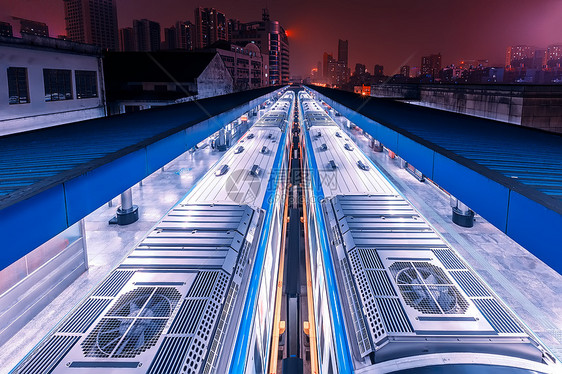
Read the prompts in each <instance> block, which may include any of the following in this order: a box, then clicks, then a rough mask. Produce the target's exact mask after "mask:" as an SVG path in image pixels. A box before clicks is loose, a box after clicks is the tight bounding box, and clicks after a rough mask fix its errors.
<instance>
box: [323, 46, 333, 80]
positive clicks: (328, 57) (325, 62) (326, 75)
mask: <svg viewBox="0 0 562 374" xmlns="http://www.w3.org/2000/svg"><path fill="white" fill-rule="evenodd" d="M333 61H334V57H333V56H332V54H331V53H328V52H324V56H322V76H323V77H324V78H329V77H330V70H329V67H328V64H329V63H331V62H333Z"/></svg>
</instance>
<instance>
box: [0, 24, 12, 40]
mask: <svg viewBox="0 0 562 374" xmlns="http://www.w3.org/2000/svg"><path fill="white" fill-rule="evenodd" d="M0 36H9V37H12V36H14V30H13V29H12V25H11V24H10V23H9V22H0Z"/></svg>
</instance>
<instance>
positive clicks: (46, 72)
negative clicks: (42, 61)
mask: <svg viewBox="0 0 562 374" xmlns="http://www.w3.org/2000/svg"><path fill="white" fill-rule="evenodd" d="M43 81H44V83H45V101H58V100H72V98H73V97H72V76H71V71H70V70H58V69H43Z"/></svg>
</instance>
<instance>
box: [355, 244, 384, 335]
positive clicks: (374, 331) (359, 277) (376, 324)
mask: <svg viewBox="0 0 562 374" xmlns="http://www.w3.org/2000/svg"><path fill="white" fill-rule="evenodd" d="M349 258H350V260H351V268H352V270H353V274H354V275H355V283H356V285H357V288H358V290H359V295H360V297H361V301H362V303H363V308H364V311H365V315H366V317H367V322H368V324H369V328H370V331H371V337H372V339H373V342H374V343H376V342H377V341H378V340H380V339H382V338H383V336H384V335H385V333H386V332H385V329H384V326H383V323H382V320H381V318H380V314H379V312H378V310H377V305H376V303H375V299H374V298H373V291H372V290H371V286H370V284H369V281H368V280H367V277H366V276H365V272H364V271H363V265H362V264H361V261H360V259H359V256H358V254H357V250H353V251H351V252H349Z"/></svg>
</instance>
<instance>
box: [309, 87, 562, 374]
mask: <svg viewBox="0 0 562 374" xmlns="http://www.w3.org/2000/svg"><path fill="white" fill-rule="evenodd" d="M299 104H300V105H299V109H300V110H301V118H303V119H304V125H305V129H304V130H305V131H304V135H305V142H306V144H305V152H304V153H305V154H304V157H305V164H306V165H307V168H308V171H307V172H308V173H309V174H310V176H309V178H308V180H309V181H310V186H309V188H308V189H307V196H306V201H307V206H308V212H309V213H308V216H309V220H308V223H309V227H308V232H309V240H310V242H311V243H313V245H311V246H310V248H311V252H312V253H311V254H310V256H311V259H312V267H313V269H314V274H313V289H314V292H315V305H314V306H315V317H316V321H318V323H317V325H318V334H317V335H318V352H319V362H320V364H321V370H320V371H321V372H324V373H333V372H340V373H350V372H356V373H455V372H461V373H480V372H482V373H555V372H556V373H560V372H562V367H561V365H560V362H559V361H557V359H556V358H555V357H554V356H553V355H552V354H551V353H550V352H549V351H548V350H547V349H546V348H545V347H544V346H543V345H542V344H541V343H540V341H539V340H538V339H537V338H536V337H535V336H534V334H533V333H532V332H531V331H530V330H529V329H528V328H527V327H526V326H525V325H524V324H523V323H522V322H521V321H520V320H519V319H518V317H517V316H515V314H514V313H513V312H512V311H511V310H510V309H509V308H508V307H507V306H506V305H505V304H504V303H503V302H502V301H501V300H500V299H499V297H498V296H497V295H496V294H495V293H494V291H493V290H492V289H491V288H490V287H489V286H488V285H487V284H486V283H485V282H484V281H483V280H482V279H481V278H480V276H479V275H478V274H477V273H476V272H475V271H474V270H473V269H472V268H471V267H470V266H469V264H468V263H467V262H466V261H464V260H463V259H462V257H461V256H460V255H459V254H458V253H457V252H456V251H455V250H454V249H453V248H452V247H451V245H449V244H448V243H447V241H446V240H445V239H444V238H443V237H441V236H440V235H439V234H438V233H437V232H436V230H435V229H434V228H433V227H432V226H431V225H430V224H429V223H428V221H427V220H426V219H425V218H424V217H423V216H422V215H421V214H420V213H419V212H418V211H417V210H416V209H415V208H414V207H413V206H412V205H411V204H410V203H409V202H408V201H407V200H406V199H405V198H404V197H403V196H402V195H401V194H400V192H399V191H398V190H397V189H396V188H395V187H394V186H393V184H392V183H390V182H389V181H388V180H387V179H386V177H385V176H384V175H383V174H382V173H381V172H380V171H379V169H378V168H377V167H376V165H375V164H374V163H373V162H372V161H371V160H370V159H369V158H367V157H366V156H365V155H364V154H363V152H361V150H360V149H359V148H358V147H357V146H356V145H355V144H354V143H353V142H352V141H351V140H350V139H349V138H348V137H347V136H346V134H345V133H344V132H343V131H342V130H341V129H340V128H339V127H338V125H337V124H336V123H335V122H334V121H333V120H332V119H331V118H330V116H329V115H328V114H327V113H326V112H325V111H324V110H323V109H322V107H321V106H320V105H319V104H318V102H316V101H315V100H314V99H313V98H312V97H311V95H309V94H308V93H306V92H304V91H301V92H299Z"/></svg>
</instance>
